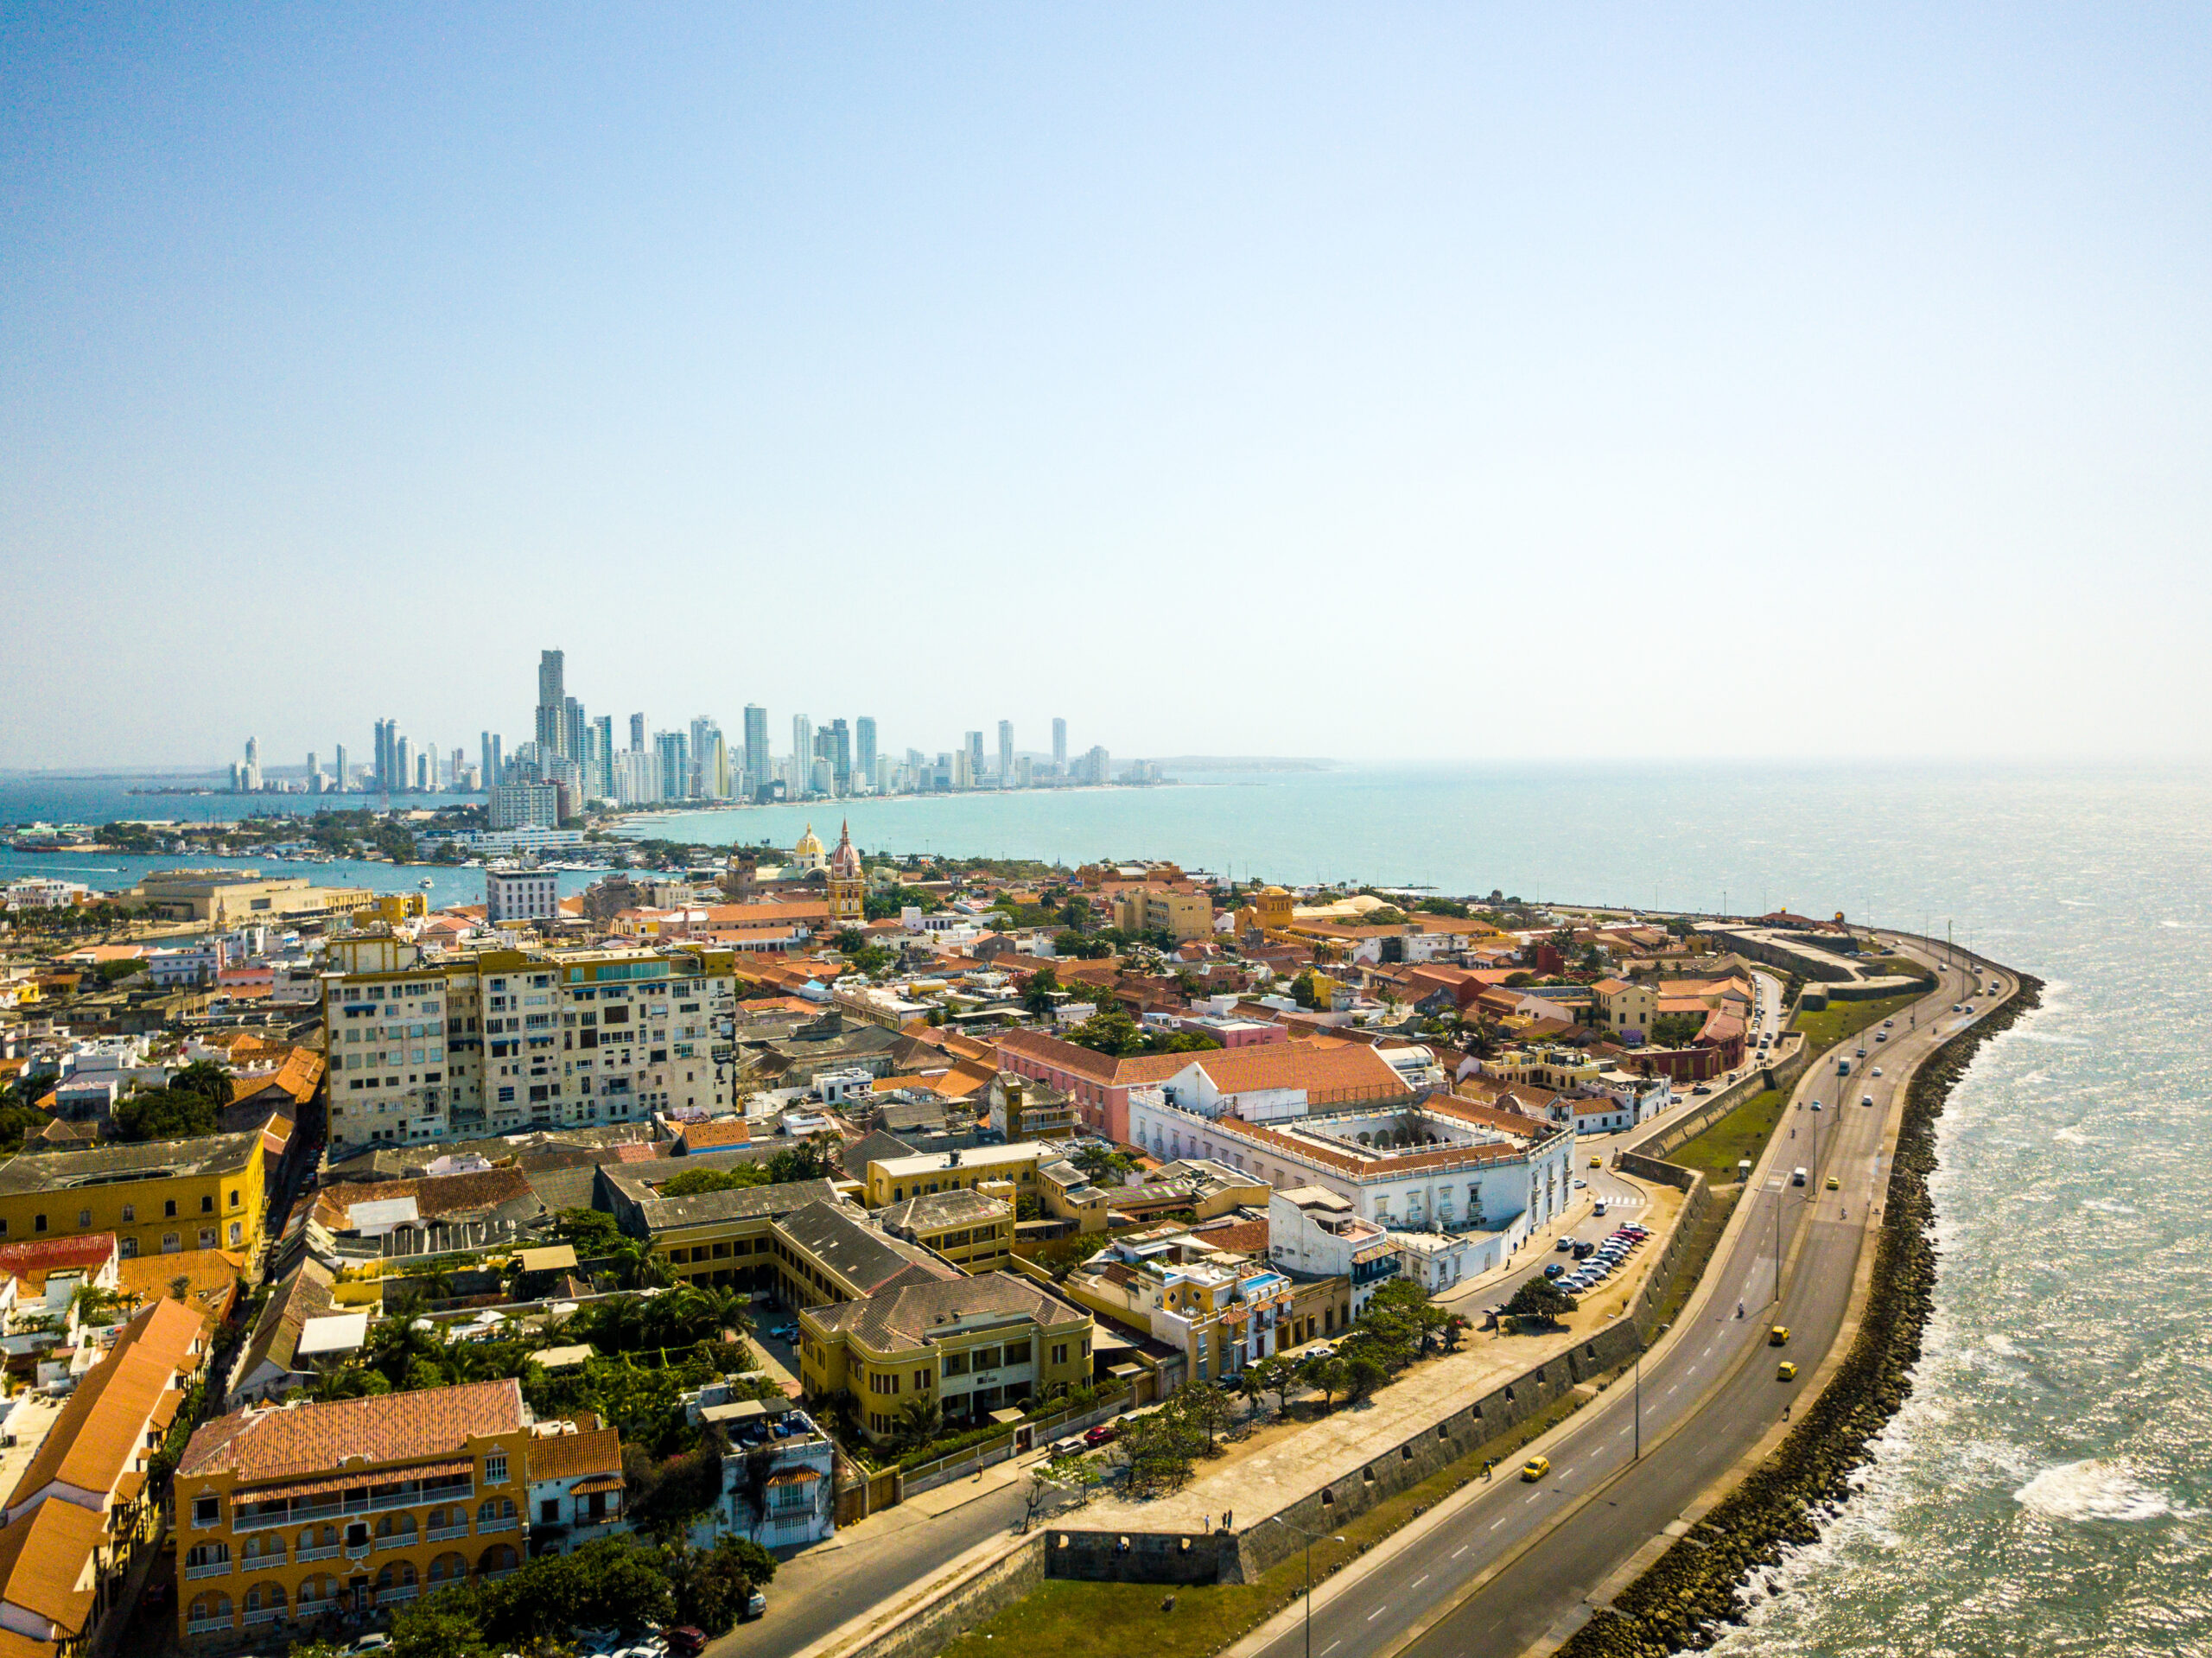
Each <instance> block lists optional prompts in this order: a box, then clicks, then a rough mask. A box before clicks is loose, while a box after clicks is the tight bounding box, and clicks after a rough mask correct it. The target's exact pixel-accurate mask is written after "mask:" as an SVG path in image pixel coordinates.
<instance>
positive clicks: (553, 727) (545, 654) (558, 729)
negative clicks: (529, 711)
mask: <svg viewBox="0 0 2212 1658" xmlns="http://www.w3.org/2000/svg"><path fill="white" fill-rule="evenodd" d="M564 662H565V658H564V657H563V653H562V652H560V651H539V652H538V653H537V746H538V747H540V748H541V749H543V750H544V751H545V752H546V753H549V754H563V755H565V754H566V753H568V752H569V751H568V749H567V748H566V747H565V746H563V745H564V744H565V743H566V742H567V740H568V730H567V725H566V721H565V720H564V719H563V716H564V715H566V714H567V712H568V693H567V691H566V689H565V688H564V683H563V682H564V681H565V679H566V677H567V674H566V670H565V667H564V665H563V664H564Z"/></svg>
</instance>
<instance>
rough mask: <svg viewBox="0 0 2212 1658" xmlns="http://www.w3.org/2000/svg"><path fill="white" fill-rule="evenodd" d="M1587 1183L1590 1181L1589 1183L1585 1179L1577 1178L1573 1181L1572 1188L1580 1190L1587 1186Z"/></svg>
mask: <svg viewBox="0 0 2212 1658" xmlns="http://www.w3.org/2000/svg"><path fill="white" fill-rule="evenodd" d="M1589 1184H1590V1183H1589V1182H1588V1181H1587V1180H1577V1181H1576V1182H1575V1183H1574V1189H1575V1190H1576V1191H1582V1190H1583V1189H1584V1188H1585V1187H1586V1186H1588V1185H1589Z"/></svg>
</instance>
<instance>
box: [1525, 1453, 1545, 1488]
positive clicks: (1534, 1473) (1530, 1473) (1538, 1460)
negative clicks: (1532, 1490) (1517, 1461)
mask: <svg viewBox="0 0 2212 1658" xmlns="http://www.w3.org/2000/svg"><path fill="white" fill-rule="evenodd" d="M1551 1471H1552V1459H1551V1458H1549V1457H1531V1458H1529V1460H1528V1461H1526V1462H1524V1463H1522V1464H1521V1477H1522V1479H1525V1480H1527V1481H1528V1482H1529V1483H1530V1484H1531V1485H1533V1484H1535V1483H1536V1482H1537V1481H1538V1480H1540V1479H1541V1478H1542V1477H1544V1476H1545V1475H1547V1474H1548V1473H1550V1472H1551Z"/></svg>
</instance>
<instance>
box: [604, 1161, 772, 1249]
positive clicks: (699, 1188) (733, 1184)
mask: <svg viewBox="0 0 2212 1658" xmlns="http://www.w3.org/2000/svg"><path fill="white" fill-rule="evenodd" d="M768 1184H769V1173H768V1171H767V1169H766V1168H765V1167H763V1166H761V1165H760V1164H758V1163H741V1164H739V1165H737V1166H735V1167H734V1168H728V1169H686V1170H684V1171H683V1173H681V1174H679V1175H677V1177H676V1178H674V1179H672V1180H664V1181H663V1182H662V1183H661V1185H660V1187H659V1192H658V1195H659V1196H661V1197H702V1196H703V1195H705V1194H706V1193H708V1192H710V1191H743V1190H744V1189H745V1188H747V1187H748V1186H765V1185H768ZM626 1247H627V1246H626V1245H621V1244H618V1245H616V1246H615V1251H614V1252H615V1253H616V1254H617V1255H620V1252H621V1251H622V1250H623V1249H624V1248H626Z"/></svg>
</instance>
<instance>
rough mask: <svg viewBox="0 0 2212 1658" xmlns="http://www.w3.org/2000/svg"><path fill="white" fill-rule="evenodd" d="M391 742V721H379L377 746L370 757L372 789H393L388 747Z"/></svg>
mask: <svg viewBox="0 0 2212 1658" xmlns="http://www.w3.org/2000/svg"><path fill="white" fill-rule="evenodd" d="M390 743H391V721H389V720H379V721H377V740H376V746H375V748H374V750H373V751H372V753H371V754H370V756H369V777H370V780H371V784H372V787H374V788H376V789H378V790H385V789H389V788H390V787H391V749H390V747H389V746H388V745H389V744H390Z"/></svg>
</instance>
